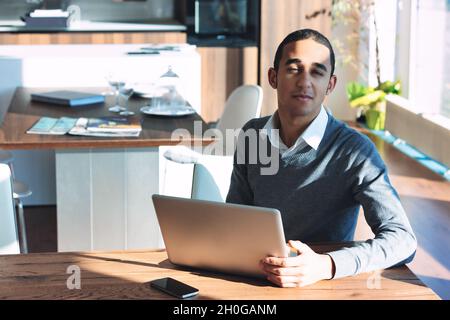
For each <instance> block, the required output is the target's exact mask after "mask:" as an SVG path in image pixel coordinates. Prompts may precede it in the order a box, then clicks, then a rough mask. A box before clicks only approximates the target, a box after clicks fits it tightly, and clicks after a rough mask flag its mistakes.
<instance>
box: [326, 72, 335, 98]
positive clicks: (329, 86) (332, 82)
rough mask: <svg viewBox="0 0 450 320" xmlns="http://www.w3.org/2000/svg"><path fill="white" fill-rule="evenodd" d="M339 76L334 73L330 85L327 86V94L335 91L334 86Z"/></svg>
mask: <svg viewBox="0 0 450 320" xmlns="http://www.w3.org/2000/svg"><path fill="white" fill-rule="evenodd" d="M336 82H337V77H336V76H335V75H332V76H331V78H330V81H328V87H327V93H326V94H327V95H329V94H330V93H332V92H333V90H334V88H335V87H336Z"/></svg>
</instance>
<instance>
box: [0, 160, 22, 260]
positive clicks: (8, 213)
mask: <svg viewBox="0 0 450 320" xmlns="http://www.w3.org/2000/svg"><path fill="white" fill-rule="evenodd" d="M16 225H17V224H16V215H15V211H14V200H13V191H12V179H11V170H10V169H9V166H8V165H6V164H3V163H0V254H18V253H20V247H19V237H18V234H17V227H16Z"/></svg>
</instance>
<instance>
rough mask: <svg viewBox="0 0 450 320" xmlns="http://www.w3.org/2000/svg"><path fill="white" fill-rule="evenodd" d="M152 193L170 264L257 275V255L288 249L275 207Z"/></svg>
mask: <svg viewBox="0 0 450 320" xmlns="http://www.w3.org/2000/svg"><path fill="white" fill-rule="evenodd" d="M152 199H153V204H154V206H155V210H156V215H157V217H158V222H159V225H160V227H161V231H162V235H163V239H164V242H165V245H166V250H167V254H168V256H169V260H170V261H171V262H172V263H174V264H178V265H184V266H190V267H197V268H202V269H208V270H215V271H222V272H227V273H235V274H244V275H251V276H263V275H264V274H263V273H262V271H261V270H260V267H259V261H260V260H261V259H262V258H264V257H266V256H268V255H271V256H277V257H283V256H287V254H288V249H287V246H286V241H285V237H284V231H283V225H282V221H281V215H280V212H279V211H278V210H276V209H269V208H261V207H252V206H244V205H237V204H229V203H222V202H211V201H205V200H194V199H186V198H176V197H169V196H162V195H153V196H152Z"/></svg>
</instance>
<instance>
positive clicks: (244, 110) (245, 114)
mask: <svg viewBox="0 0 450 320" xmlns="http://www.w3.org/2000/svg"><path fill="white" fill-rule="evenodd" d="M262 100H263V91H262V88H261V87H260V86H258V85H243V86H240V87H237V88H236V89H234V91H233V92H232V93H231V95H230V96H229V97H228V99H227V101H226V103H225V108H224V111H223V114H222V116H221V117H220V119H219V122H218V123H217V129H219V130H220V131H221V132H222V133H223V134H224V133H225V130H226V129H240V128H242V127H243V126H244V124H245V123H246V122H247V121H249V120H251V119H253V118H259V116H260V114H261V106H262Z"/></svg>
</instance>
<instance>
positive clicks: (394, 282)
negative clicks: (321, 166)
mask: <svg viewBox="0 0 450 320" xmlns="http://www.w3.org/2000/svg"><path fill="white" fill-rule="evenodd" d="M312 247H313V248H314V249H315V250H317V251H319V252H326V251H330V250H333V249H334V248H336V245H321V246H312ZM72 265H76V266H78V267H79V268H80V270H81V282H80V283H81V289H79V290H78V289H72V290H69V289H68V288H67V279H68V278H69V276H70V274H67V268H68V267H69V266H72ZM162 277H173V278H175V279H177V280H179V281H182V282H185V283H187V284H189V285H191V286H194V287H196V288H198V289H199V291H200V293H199V295H198V296H197V297H195V299H246V300H247V299H248V300H253V299H267V300H272V299H273V300H276V299H298V300H303V299H427V300H434V299H438V297H437V296H436V295H435V294H434V293H433V291H432V290H431V289H429V288H427V287H426V286H425V285H424V284H423V283H422V282H421V281H420V280H418V279H417V278H416V277H415V276H414V274H413V273H412V272H411V271H410V270H409V269H408V268H407V267H406V266H403V267H399V268H392V269H388V270H382V271H376V272H371V273H365V274H360V275H357V276H354V277H347V278H343V279H337V280H325V281H320V282H318V283H316V284H314V285H311V286H308V287H305V288H279V287H276V286H274V285H272V284H271V283H269V282H268V281H266V280H259V279H252V278H248V277H241V276H233V275H225V274H219V273H213V272H208V271H203V270H196V269H195V270H194V269H188V268H180V267H176V266H174V265H172V264H171V263H170V262H169V261H168V259H167V254H166V252H164V251H160V252H155V251H133V252H131V251H130V252H127V251H122V252H89V253H87V252H79V253H41V254H28V255H12V256H0V299H171V297H170V296H168V295H166V294H163V293H161V292H159V291H157V290H155V289H153V288H151V287H150V286H149V281H151V280H154V279H158V278H162Z"/></svg>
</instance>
